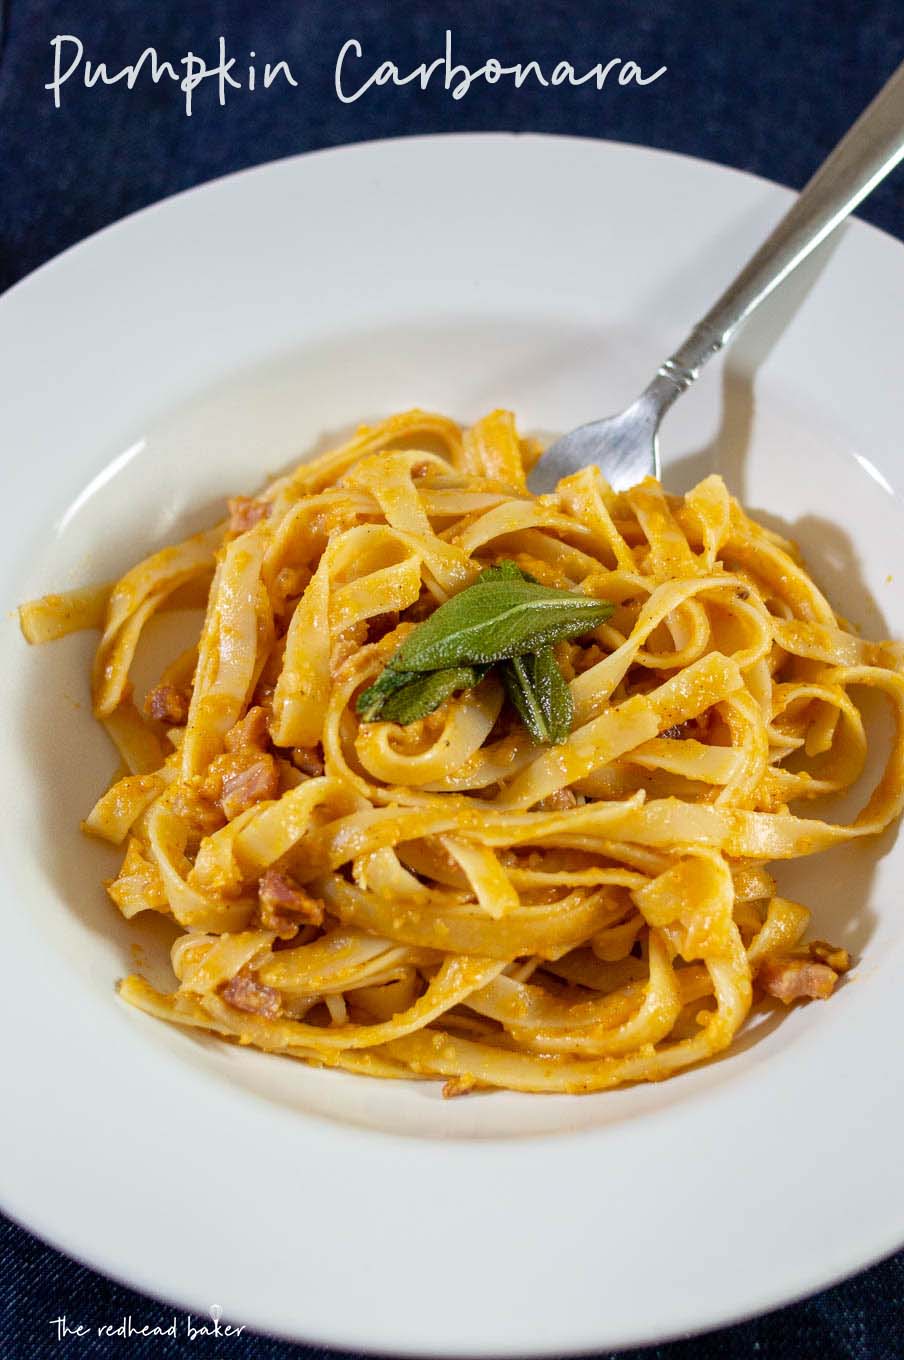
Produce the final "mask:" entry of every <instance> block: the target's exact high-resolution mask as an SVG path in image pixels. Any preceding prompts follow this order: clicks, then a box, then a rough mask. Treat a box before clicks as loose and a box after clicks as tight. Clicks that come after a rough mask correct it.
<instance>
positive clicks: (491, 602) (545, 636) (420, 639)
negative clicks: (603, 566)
mask: <svg viewBox="0 0 904 1360" xmlns="http://www.w3.org/2000/svg"><path fill="white" fill-rule="evenodd" d="M611 613H612V605H611V604H610V603H609V602H608V601H607V600H595V599H593V598H592V597H591V596H589V595H578V594H576V593H574V592H573V591H570V590H559V589H556V588H555V587H552V586H544V585H541V584H540V583H539V582H538V581H536V580H535V579H534V578H533V577H532V576H529V575H528V574H527V573H526V572H523V571H522V570H521V568H520V567H518V566H517V564H516V563H514V562H507V561H506V562H499V563H497V565H496V566H493V567H488V568H487V569H486V570H485V571H483V572H481V574H480V576H479V578H478V579H477V581H476V582H475V583H474V585H472V586H468V588H467V589H466V590H463V591H461V592H460V593H459V594H458V595H454V596H453V597H452V599H451V600H447V601H446V603H445V604H442V605H440V607H439V608H438V609H437V610H435V611H434V613H433V614H431V615H430V617H429V618H428V619H426V620H425V621H424V622H423V623H421V624H419V625H418V627H417V628H415V630H414V632H412V633H409V635H408V637H407V638H406V639H405V641H404V642H403V643H402V644H401V646H400V647H399V648H398V649H397V650H396V652H395V653H394V655H393V656H392V657H391V658H390V660H389V663H388V665H387V666H386V668H385V670H383V671H382V672H381V674H380V675H379V676H378V677H377V679H376V680H375V681H374V683H373V684H372V685H371V686H370V687H369V688H368V689H366V690H364V691H363V692H362V693H361V694H360V695H359V696H358V701H357V710H358V713H359V714H360V716H361V717H362V718H364V719H365V720H366V721H368V722H374V721H376V720H378V719H379V720H383V721H386V722H397V723H402V724H407V723H411V722H415V721H417V719H419V718H424V717H426V716H427V714H428V713H432V712H433V710H434V709H436V708H438V707H439V705H440V704H441V703H442V702H443V701H444V700H445V699H447V698H449V696H450V695H451V694H454V693H455V692H456V691H457V690H461V689H470V688H472V687H473V686H474V685H476V684H478V683H479V682H480V680H482V679H483V677H484V675H485V674H486V672H487V670H488V669H489V667H490V666H491V665H494V664H497V663H500V664H501V673H502V678H503V681H504V683H505V686H506V690H507V692H508V695H509V698H510V699H511V701H512V703H513V704H514V706H515V708H516V709H517V711H518V713H519V714H520V716H521V719H522V721H523V723H524V725H525V727H526V728H527V730H528V731H529V733H530V735H531V737H532V739H533V740H534V741H535V742H554V743H557V742H562V741H565V739H566V738H567V736H568V733H569V732H570V731H571V724H572V721H573V718H574V708H573V704H572V699H571V691H570V690H569V688H568V685H567V684H566V682H565V680H564V678H563V676H562V672H561V671H560V670H559V667H558V663H557V662H556V659H555V655H554V653H553V650H552V644H553V643H554V642H559V641H562V640H563V639H565V638H573V637H580V636H581V634H583V633H588V632H590V631H591V629H593V628H596V627H597V626H598V625H599V624H601V623H604V622H605V621H606V619H608V618H609V616H610V615H611Z"/></svg>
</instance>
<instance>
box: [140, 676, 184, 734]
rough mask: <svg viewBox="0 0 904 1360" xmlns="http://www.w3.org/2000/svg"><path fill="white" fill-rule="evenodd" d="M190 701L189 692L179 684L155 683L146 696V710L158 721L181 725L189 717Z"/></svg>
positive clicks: (176, 725)
mask: <svg viewBox="0 0 904 1360" xmlns="http://www.w3.org/2000/svg"><path fill="white" fill-rule="evenodd" d="M188 703H189V696H188V692H187V691H186V690H184V689H180V688H179V686H178V685H155V686H154V688H153V689H151V690H148V692H147V695H146V696H145V700H144V711H145V713H146V714H147V716H148V717H149V718H156V719H157V721H158V722H166V723H172V724H173V726H174V727H181V726H182V725H183V723H185V721H186V719H187V718H188Z"/></svg>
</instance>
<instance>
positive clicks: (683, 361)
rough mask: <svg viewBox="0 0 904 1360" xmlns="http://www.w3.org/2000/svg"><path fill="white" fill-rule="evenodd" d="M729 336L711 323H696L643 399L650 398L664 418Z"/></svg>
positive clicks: (650, 385)
mask: <svg viewBox="0 0 904 1360" xmlns="http://www.w3.org/2000/svg"><path fill="white" fill-rule="evenodd" d="M726 339H727V336H725V335H724V334H722V333H720V332H719V331H718V330H716V329H715V328H713V327H711V326H706V325H700V326H695V327H694V329H693V330H692V331H691V333H690V335H689V336H688V337H687V339H686V340H685V341H684V343H683V344H682V345H681V346H679V348H678V349H676V350H675V353H674V354H672V355H670V356H669V358H668V359H666V361H665V363H663V364H661V365H660V367H659V368H658V369H657V371H656V375H655V377H654V378H653V380H652V382H651V383H650V384H649V385H648V386H647V387H646V388H644V391H643V394H642V396H641V400H642V401H646V402H649V404H650V405H651V406H652V407H653V408H654V410H655V411H656V412H657V414H658V417H659V418H661V417H662V416H663V415H664V414H665V412H666V411H667V410H668V409H669V407H670V406H671V405H672V404H673V402H675V401H676V400H677V399H678V397H680V396H681V394H682V392H686V391H687V389H688V388H689V387H690V385H691V383H692V382H694V381H695V380H696V378H697V375H698V373H699V372H700V370H701V368H702V367H703V365H704V364H705V363H706V362H707V361H708V360H709V359H711V358H712V357H713V355H714V354H718V352H719V350H720V349H721V348H722V346H723V345H724V344H725V341H726Z"/></svg>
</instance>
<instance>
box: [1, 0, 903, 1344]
mask: <svg viewBox="0 0 904 1360" xmlns="http://www.w3.org/2000/svg"><path fill="white" fill-rule="evenodd" d="M0 14H2V17H3V28H2V37H0V42H2V49H0V289H3V288H6V287H8V286H9V285H11V284H13V283H14V282H15V281H16V280H17V279H19V278H21V277H22V276H23V275H25V274H27V273H28V272H29V271H30V270H32V269H35V268H36V267H37V266H38V265H40V264H42V263H43V262H44V261H45V260H47V259H49V258H50V257H51V256H53V255H55V254H57V253H58V252H59V251H60V250H62V249H64V248H65V247H66V246H69V245H71V244H73V243H74V242H76V241H78V240H80V239H82V238H83V237H84V236H86V235H88V234H89V233H90V232H93V231H95V230H96V229H97V228H99V227H102V226H105V225H106V224H107V223H109V222H112V221H114V220H116V219H117V218H119V217H121V216H123V215H124V214H125V213H128V212H131V211H133V210H134V209H136V208H140V207H142V206H144V205H145V204H147V203H150V202H153V201H154V200H155V199H159V198H161V197H163V196H164V195H167V194H170V193H172V192H174V191H176V190H179V189H184V188H187V187H189V186H191V185H193V184H198V183H200V182H202V181H203V180H206V179H209V178H211V177H212V176H215V175H221V174H224V173H227V172H229V171H232V170H236V169H240V168H242V167H244V166H248V165H254V164H257V163H260V162H262V161H266V160H270V159H273V158H274V157H278V156H284V155H289V154H292V153H295V152H300V151H308V150H312V149H315V148H318V147H323V146H333V145H339V144H342V143H344V142H352V141H361V140H365V139H369V138H374V137H387V136H400V135H406V134H411V133H415V132H439V131H441V132H446V131H475V130H509V131H511V130H514V131H542V132H557V133H572V134H577V135H581V136H588V137H609V138H616V139H621V140H624V141H630V142H636V143H642V144H646V145H651V146H658V147H665V148H669V149H671V150H675V151H682V152H687V153H689V154H692V155H696V156H703V157H706V158H708V159H711V160H716V161H721V162H724V163H725V164H728V165H733V166H738V167H741V168H744V169H747V170H753V171H755V172H757V173H759V174H762V175H766V176H768V177H770V178H772V179H776V180H780V181H782V182H784V183H786V184H789V185H793V186H795V187H800V186H801V185H803V183H804V182H805V180H806V179H807V177H808V175H809V173H810V172H811V171H812V170H813V168H814V167H815V166H816V165H817V164H818V163H819V162H820V160H821V159H822V158H823V156H825V154H826V153H827V152H828V150H829V149H830V148H831V146H832V145H833V144H834V142H835V141H836V140H837V139H838V137H839V136H840V135H841V134H842V132H843V131H844V130H845V128H846V127H847V126H848V125H849V124H850V123H851V122H852V121H853V119H854V117H855V116H856V115H857V113H858V112H859V111H860V109H861V108H862V107H863V106H864V105H865V104H866V103H867V102H868V100H869V99H870V97H871V96H872V95H873V94H874V93H875V91H876V90H877V89H878V87H879V85H880V84H881V82H882V81H883V80H884V79H885V78H886V77H887V76H888V75H889V74H890V72H891V71H892V69H893V68H894V67H895V65H896V64H897V63H898V62H899V61H900V60H901V59H902V58H904V4H902V0H686V3H684V4H681V5H678V4H676V3H674V0H643V3H640V2H639V0H488V2H487V3H483V4H480V3H478V2H477V0H455V2H454V3H448V2H447V0H430V2H429V3H416V2H415V0H384V2H383V3H378V0H201V3H197V2H195V0H191V2H187V0H94V3H89V0H65V3H51V2H50V0H0ZM447 28H449V29H450V30H451V31H452V34H453V42H454V51H455V55H456V58H457V59H458V60H460V61H461V62H463V63H467V64H468V65H469V66H470V67H472V68H474V67H478V66H480V65H482V64H483V63H484V62H485V61H486V60H487V58H489V57H497V58H499V60H500V61H502V62H503V64H506V65H509V64H512V63H514V62H528V61H531V60H534V61H537V62H538V63H539V64H540V66H541V68H542V69H543V70H544V71H546V72H547V73H549V72H551V70H552V68H553V67H554V66H555V64H556V62H557V61H560V60H564V61H570V62H571V63H572V65H573V66H574V67H575V69H576V70H577V71H578V72H583V71H586V70H588V69H589V68H590V67H591V66H592V65H593V64H594V63H595V62H596V61H603V62H605V61H607V60H608V59H609V58H611V57H621V58H622V59H623V60H627V59H633V60H634V61H636V62H637V63H638V64H639V65H640V67H641V68H642V70H643V71H644V72H645V73H647V74H649V73H651V72H653V71H655V70H656V69H658V68H659V67H660V66H663V65H664V66H666V67H667V71H666V73H665V75H663V76H662V77H660V78H659V79H658V80H657V81H655V82H654V83H653V84H651V85H649V86H647V87H645V88H640V87H638V86H637V85H630V86H625V87H618V86H612V85H611V84H608V83H607V85H606V87H605V88H604V90H603V91H602V92H598V91H597V90H596V89H595V88H593V87H592V85H589V84H588V85H584V86H581V87H578V88H569V87H567V86H565V87H561V88H558V89H544V88H542V87H541V86H540V85H539V84H537V82H536V81H528V82H527V83H526V84H525V85H524V86H523V87H522V88H521V89H517V88H515V86H514V84H513V82H512V81H511V80H502V81H500V82H499V83H498V84H496V85H492V86H490V85H487V84H486V83H485V82H478V83H476V84H475V85H474V86H473V87H472V88H471V90H470V91H469V92H468V94H467V95H466V96H465V97H464V98H462V99H460V100H453V99H452V98H451V96H450V95H449V94H448V93H446V92H445V90H443V89H442V87H441V85H436V84H433V85H431V87H430V88H428V90H427V91H426V92H425V91H421V90H420V89H418V88H417V87H416V86H415V85H409V86H407V87H404V88H390V87H387V88H382V89H374V90H371V91H369V92H368V93H367V94H365V95H363V96H362V97H361V98H360V99H358V100H356V101H355V102H353V103H348V104H343V103H342V102H340V100H339V99H338V98H337V96H336V92H335V88H334V72H335V63H336V58H337V55H338V52H339V50H340V48H341V46H342V44H343V43H344V42H345V41H346V40H347V39H349V38H356V39H358V41H359V42H360V43H361V45H362V50H363V53H364V59H363V61H362V62H361V64H360V65H361V68H362V69H364V70H366V71H367V72H369V71H371V70H373V69H374V68H375V66H376V65H377V63H378V61H380V60H383V59H389V60H392V61H394V62H396V63H397V65H398V66H399V68H400V70H402V71H403V72H404V71H407V70H410V69H411V68H412V67H414V66H416V65H417V64H418V63H420V62H422V61H426V62H428V63H429V62H430V61H432V60H433V59H434V58H436V57H438V56H440V55H441V54H442V52H443V50H444V41H445V31H446V29H447ZM58 34H60V35H71V36H72V37H73V38H76V37H77V38H78V39H79V40H80V42H81V43H82V45H83V59H82V66H81V67H80V68H78V69H77V70H76V71H75V72H74V73H73V75H72V76H71V77H70V78H69V79H68V80H67V81H66V82H65V83H64V84H63V85H61V86H60V90H59V95H60V107H59V108H56V107H55V106H54V100H53V97H52V93H51V92H50V91H48V90H46V89H45V88H44V87H45V85H46V84H47V82H49V81H51V78H52V75H53V55H54V50H53V48H52V46H51V41H52V39H53V38H54V37H55V35H58ZM221 34H222V35H223V36H224V38H225V40H226V44H227V55H228V56H236V57H237V58H239V59H240V60H239V61H238V63H237V67H238V70H237V73H238V74H240V75H243V76H244V71H243V70H242V69H241V68H247V64H248V62H249V60H250V58H249V57H248V54H249V53H250V52H252V51H253V52H255V54H256V56H255V58H254V62H255V64H256V67H257V69H258V82H261V81H262V72H263V64H264V62H266V61H270V62H271V63H276V62H277V61H280V60H284V61H286V62H288V64H289V68H290V70H291V72H292V75H293V78H294V79H295V80H296V82H297V83H296V85H294V86H293V85H290V84H289V83H288V82H287V81H286V80H285V79H284V77H281V76H279V75H278V76H277V79H276V80H275V81H274V83H273V85H272V86H271V88H270V89H268V90H266V91H265V90H263V89H262V88H261V87H260V83H259V85H258V88H257V89H256V90H255V91H254V92H250V91H248V90H247V89H245V90H242V91H235V90H231V89H227V98H226V103H225V105H224V106H222V107H221V106H220V104H219V102H218V100H217V91H216V89H215V88H214V82H213V81H208V82H205V84H204V85H202V86H201V87H199V88H198V90H197V91H196V93H195V96H194V100H193V103H194V107H193V112H192V116H191V118H188V117H186V115H185V112H184V103H183V96H182V95H181V93H180V92H179V91H178V90H177V89H176V88H175V87H174V85H173V82H172V81H170V80H168V79H164V80H162V81H161V82H160V83H158V84H154V83H153V82H152V81H151V80H150V79H148V78H147V76H146V73H145V74H144V76H143V77H142V76H140V77H139V78H138V79H137V80H136V81H135V83H134V88H132V89H127V88H126V84H125V81H120V82H119V83H117V84H114V85H110V86H107V87H105V86H103V85H95V86H94V87H92V88H86V87H85V84H84V80H83V74H84V61H85V60H86V59H90V60H91V61H92V62H95V63H96V62H99V61H104V62H105V63H106V65H107V71H108V73H109V74H113V73H115V72H117V71H119V70H120V69H122V67H124V66H125V65H126V64H127V63H130V62H134V61H135V60H136V58H137V57H138V56H139V54H140V53H141V51H142V50H143V49H144V48H145V47H147V46H149V45H150V46H154V47H155V48H156V50H157V53H158V56H159V58H160V59H161V60H170V61H173V62H178V61H179V60H180V59H181V58H182V57H183V56H184V55H185V53H186V52H187V51H189V50H192V51H193V52H195V53H197V54H199V55H201V56H203V57H204V58H205V60H207V62H208V63H209V64H213V63H214V60H215V56H216V49H217V42H218V38H219V36H220V35H221ZM60 51H61V58H62V57H65V58H66V60H65V61H63V69H65V67H66V65H68V61H69V59H70V58H71V56H72V54H73V53H74V52H75V51H76V48H75V45H74V43H65V44H61V49H60ZM234 69H235V68H234ZM245 79H246V77H245ZM861 215H862V216H863V217H864V218H866V219H867V220H869V221H871V222H874V223H875V224H876V225H878V226H881V227H883V228H884V229H885V230H886V231H889V232H892V233H894V234H896V235H898V236H902V235H904V168H902V169H901V170H900V171H899V173H898V174H897V176H894V177H892V178H891V179H890V180H889V181H887V182H886V183H885V184H884V185H882V186H881V187H880V188H879V190H877V192H876V193H875V194H874V195H873V197H872V198H871V199H870V200H869V201H868V203H867V204H865V205H864V207H863V208H862V210H861ZM902 321H904V319H902ZM0 362H2V358H0ZM0 420H2V416H0ZM0 450H2V443H0ZM0 457H2V453H0ZM5 1098H6V1099H12V1098H14V1093H12V1092H9V1091H7V1092H5ZM839 1098H843V1093H840V1097H839ZM0 1129H2V1115H0ZM0 1144H2V1134H0ZM0 1151H2V1146H0ZM60 1155H61V1156H65V1137H64V1135H63V1136H62V1138H61V1145H60ZM73 1174H77V1170H76V1169H75V1168H73ZM832 1192H833V1193H834V1194H836V1195H837V1199H838V1205H839V1210H838V1231H839V1233H843V1232H844V1213H845V1210H844V1168H843V1167H839V1169H838V1183H837V1185H835V1186H833V1187H832ZM788 1207H789V1221H788V1223H787V1224H786V1225H776V1231H782V1232H787V1231H791V1232H793V1214H794V1207H793V1205H789V1206H788ZM177 1227H178V1225H175V1224H174V1230H177ZM0 1286H2V1296H3V1297H2V1309H3V1311H2V1316H0V1356H2V1357H3V1360H5V1358H6V1357H16V1358H18V1357H31V1356H43V1355H50V1354H54V1355H56V1354H59V1355H61V1356H69V1355H72V1356H83V1357H87V1356H91V1357H94V1356H107V1355H119V1354H125V1355H129V1356H131V1357H134V1360H145V1358H146V1357H154V1360H157V1357H160V1360H166V1357H170V1356H175V1355H180V1356H181V1355H186V1354H191V1355H197V1356H218V1357H231V1358H232V1360H249V1358H250V1357H254V1360H276V1357H284V1356H289V1355H299V1354H301V1355H303V1354H304V1353H305V1351H304V1348H296V1347H294V1346H290V1345H288V1344H286V1343H282V1342H278V1341H273V1340H270V1339H267V1338H264V1337H256V1336H250V1335H248V1334H247V1333H245V1334H243V1335H242V1336H241V1337H238V1338H235V1337H232V1338H228V1339H225V1338H221V1339H220V1340H210V1339H208V1340H205V1339H204V1338H200V1337H199V1338H196V1339H195V1340H194V1341H189V1340H188V1337H187V1332H186V1326H187V1320H186V1319H185V1318H184V1316H183V1315H182V1314H178V1313H177V1314H176V1317H177V1323H178V1337H177V1340H176V1341H170V1340H162V1339H152V1340H141V1339H139V1338H136V1337H134V1336H133V1337H132V1338H131V1339H130V1340H124V1339H121V1338H117V1337H112V1338H109V1339H97V1338H96V1337H95V1338H94V1339H90V1338H72V1337H70V1338H68V1339H65V1340H59V1341H58V1340H56V1334H57V1328H56V1327H54V1326H53V1325H52V1321H53V1319H55V1318H58V1317H60V1316H61V1315H63V1314H66V1315H67V1316H68V1318H69V1319H70V1322H72V1321H79V1322H81V1323H83V1324H85V1325H88V1326H90V1327H91V1328H95V1327H96V1326H98V1325H100V1324H110V1323H112V1324H114V1325H116V1324H118V1322H119V1320H120V1319H122V1318H123V1317H124V1316H130V1317H131V1318H132V1322H133V1325H134V1326H145V1325H149V1326H153V1325H159V1326H168V1325H169V1324H170V1322H171V1321H172V1318H173V1316H174V1313H173V1310H172V1309H171V1308H167V1307H166V1306H164V1305H160V1304H157V1303H155V1302H153V1301H151V1300H149V1299H147V1298H144V1297H143V1296H141V1295H138V1294H136V1293H134V1292H133V1291H131V1290H129V1289H126V1288H123V1287H121V1286H119V1285H117V1284H114V1283H112V1282H111V1281H109V1280H106V1279H105V1278H103V1277H102V1276H100V1275H97V1274H95V1273H93V1272H92V1271H90V1270H88V1269H86V1268H85V1267H83V1266H81V1265H78V1264H76V1263H75V1262H73V1261H70V1260H69V1259H68V1258H66V1257H65V1256H62V1255H60V1254H59V1253H57V1252H55V1251H53V1250H51V1249H50V1248H48V1247H46V1246H45V1245H43V1244H42V1243H40V1242H39V1241H37V1240H36V1239H35V1238H34V1237H31V1236H30V1235H29V1234H28V1233H26V1232H25V1231H23V1230H22V1229H20V1228H18V1227H17V1226H15V1225H14V1224H12V1223H10V1222H7V1221H4V1220H0ZM902 1299H904V1255H900V1256H898V1257H895V1258H893V1259H891V1260H888V1261H886V1262H884V1263H883V1264H881V1265H878V1266H875V1267H874V1268H873V1269H871V1270H869V1271H867V1272H866V1273H865V1274H863V1275H861V1276H859V1277H858V1278H857V1279H854V1280H850V1281H848V1282H847V1283H845V1284H842V1285H839V1286H837V1287H836V1288H834V1289H831V1290H829V1291H828V1292H826V1293H824V1294H821V1295H819V1296H818V1297H816V1298H813V1299H809V1300H806V1301H804V1302H802V1303H798V1304H794V1305H791V1306H790V1307H788V1308H785V1309H782V1310H781V1311H779V1312H776V1313H773V1314H770V1315H768V1316H766V1317H763V1318H759V1319H756V1320H754V1321H751V1322H747V1323H744V1324H742V1325H739V1326H736V1327H733V1328H730V1329H727V1330H725V1331H723V1332H719V1333H713V1334H710V1335H708V1336H706V1337H703V1338H699V1339H697V1340H693V1341H690V1340H688V1341H678V1342H673V1343H672V1344H670V1345H665V1346H660V1347H656V1348H653V1349H650V1350H648V1351H645V1352H643V1353H642V1354H644V1355H647V1356H650V1357H653V1356H656V1357H662V1360H686V1358H687V1360H690V1357H694V1360H708V1357H716V1356H718V1357H720V1360H721V1358H722V1357H727V1358H728V1360H735V1358H736V1357H749V1356H752V1355H756V1356H758V1357H763V1360H795V1358H796V1357H812V1356H820V1357H822V1360H833V1358H834V1357H852V1358H855V1360H892V1357H900V1356H904V1308H902ZM437 1323H438V1325H439V1324H440V1320H439V1319H438V1320H437ZM308 1354H310V1355H313V1354H314V1352H312V1351H309V1352H308Z"/></svg>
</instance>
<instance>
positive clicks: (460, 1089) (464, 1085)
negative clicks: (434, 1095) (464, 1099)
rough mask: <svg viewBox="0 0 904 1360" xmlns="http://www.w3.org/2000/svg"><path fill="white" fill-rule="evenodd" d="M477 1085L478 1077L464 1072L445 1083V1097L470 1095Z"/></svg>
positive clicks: (449, 1098)
mask: <svg viewBox="0 0 904 1360" xmlns="http://www.w3.org/2000/svg"><path fill="white" fill-rule="evenodd" d="M476 1087H477V1079H476V1077H472V1076H470V1075H469V1074H467V1073H462V1074H461V1075H460V1076H458V1077H450V1078H449V1080H448V1081H447V1082H445V1083H444V1084H443V1099H444V1100H452V1099H454V1097H455V1096H467V1095H470V1094H471V1092H472V1091H473V1090H475V1089H476Z"/></svg>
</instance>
